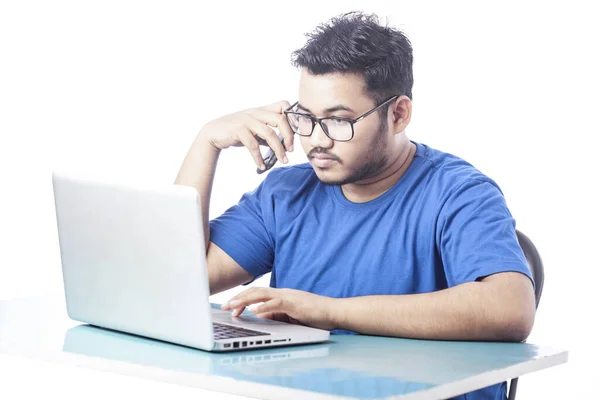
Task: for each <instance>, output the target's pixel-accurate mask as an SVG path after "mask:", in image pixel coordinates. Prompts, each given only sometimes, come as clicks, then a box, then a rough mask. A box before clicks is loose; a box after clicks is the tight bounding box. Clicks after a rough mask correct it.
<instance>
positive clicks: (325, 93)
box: [298, 68, 373, 114]
mask: <svg viewBox="0 0 600 400" xmlns="http://www.w3.org/2000/svg"><path fill="white" fill-rule="evenodd" d="M365 92H366V91H365V84H364V80H363V79H362V78H361V77H360V76H359V75H357V74H352V73H331V74H323V75H313V74H311V73H309V72H308V71H307V70H306V68H303V69H302V72H301V74H300V90H299V96H298V101H299V102H300V104H302V105H303V106H304V107H307V108H308V109H310V110H311V111H312V112H313V113H315V114H320V113H323V111H324V110H326V109H327V108H330V107H332V106H336V105H340V104H342V105H345V106H348V107H350V108H352V109H353V110H355V111H360V110H364V109H368V108H370V107H371V106H372V103H373V102H372V100H371V99H370V98H369V97H368V96H367V95H366V93H365Z"/></svg>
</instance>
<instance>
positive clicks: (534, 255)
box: [517, 229, 544, 307]
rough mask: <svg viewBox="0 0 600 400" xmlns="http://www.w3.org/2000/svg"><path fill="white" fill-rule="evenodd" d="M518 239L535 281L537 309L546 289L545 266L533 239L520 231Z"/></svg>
mask: <svg viewBox="0 0 600 400" xmlns="http://www.w3.org/2000/svg"><path fill="white" fill-rule="evenodd" d="M517 239H519V245H520V246H521V249H523V253H524V254H525V258H526V259H527V263H528V264H529V269H530V270H531V275H532V276H533V281H534V282H535V306H536V307H537V306H538V304H539V303H540V297H542V289H543V288H544V264H543V263H542V259H541V257H540V254H539V253H538V251H537V249H536V248H535V246H534V245H533V242H532V241H531V239H529V238H528V237H527V236H526V235H525V234H524V233H523V232H520V231H519V230H518V229H517Z"/></svg>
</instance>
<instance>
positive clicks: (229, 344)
mask: <svg viewBox="0 0 600 400" xmlns="http://www.w3.org/2000/svg"><path fill="white" fill-rule="evenodd" d="M223 347H225V348H226V349H228V348H230V347H231V343H225V344H224V345H223Z"/></svg>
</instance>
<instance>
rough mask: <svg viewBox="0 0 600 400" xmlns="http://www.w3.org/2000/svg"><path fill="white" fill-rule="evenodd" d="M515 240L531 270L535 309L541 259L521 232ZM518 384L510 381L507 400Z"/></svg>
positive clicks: (539, 292) (541, 280)
mask: <svg viewBox="0 0 600 400" xmlns="http://www.w3.org/2000/svg"><path fill="white" fill-rule="evenodd" d="M517 239H518V240H519V245H520V246H521V249H523V253H524V254H525V258H526V259H527V264H528V265H529V269H530V270H531V275H532V276H533V281H534V282H535V307H536V308H537V306H538V304H539V303H540V297H541V296H542V289H543V288H544V265H543V263H542V259H541V258H540V254H539V253H538V251H537V249H536V248H535V246H534V245H533V242H532V241H531V239H529V238H528V237H527V236H525V234H524V233H523V232H520V231H519V230H517ZM518 382H519V378H514V379H513V380H511V381H510V390H509V393H508V400H515V397H516V395H517V383H518Z"/></svg>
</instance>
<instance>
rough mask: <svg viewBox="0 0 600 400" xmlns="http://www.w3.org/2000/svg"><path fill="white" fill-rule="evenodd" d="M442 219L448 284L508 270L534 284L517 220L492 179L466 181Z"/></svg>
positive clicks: (448, 202)
mask: <svg viewBox="0 0 600 400" xmlns="http://www.w3.org/2000/svg"><path fill="white" fill-rule="evenodd" d="M439 222H440V223H438V232H437V236H438V244H439V251H440V253H441V258H442V263H443V265H444V270H445V273H446V278H447V280H448V285H449V286H456V285H459V284H461V283H465V282H472V281H476V280H478V279H480V278H483V277H486V276H488V275H492V274H495V273H499V272H509V271H512V272H520V273H523V274H525V275H527V276H528V277H529V279H530V280H531V282H532V283H533V278H532V275H531V271H530V270H529V266H528V264H527V260H526V259H525V255H524V254H523V250H521V247H520V245H519V241H518V239H517V235H516V230H515V220H514V219H513V217H512V215H511V213H510V211H509V210H508V207H507V205H506V202H505V199H504V196H503V195H502V192H501V191H500V189H499V188H498V187H497V186H495V185H494V184H492V183H491V182H488V181H484V180H470V181H468V182H466V183H463V184H462V185H461V186H460V187H458V189H456V190H454V192H452V194H451V195H450V196H449V197H448V198H447V200H446V201H445V203H444V205H443V207H442V209H441V212H440V219H439Z"/></svg>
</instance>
